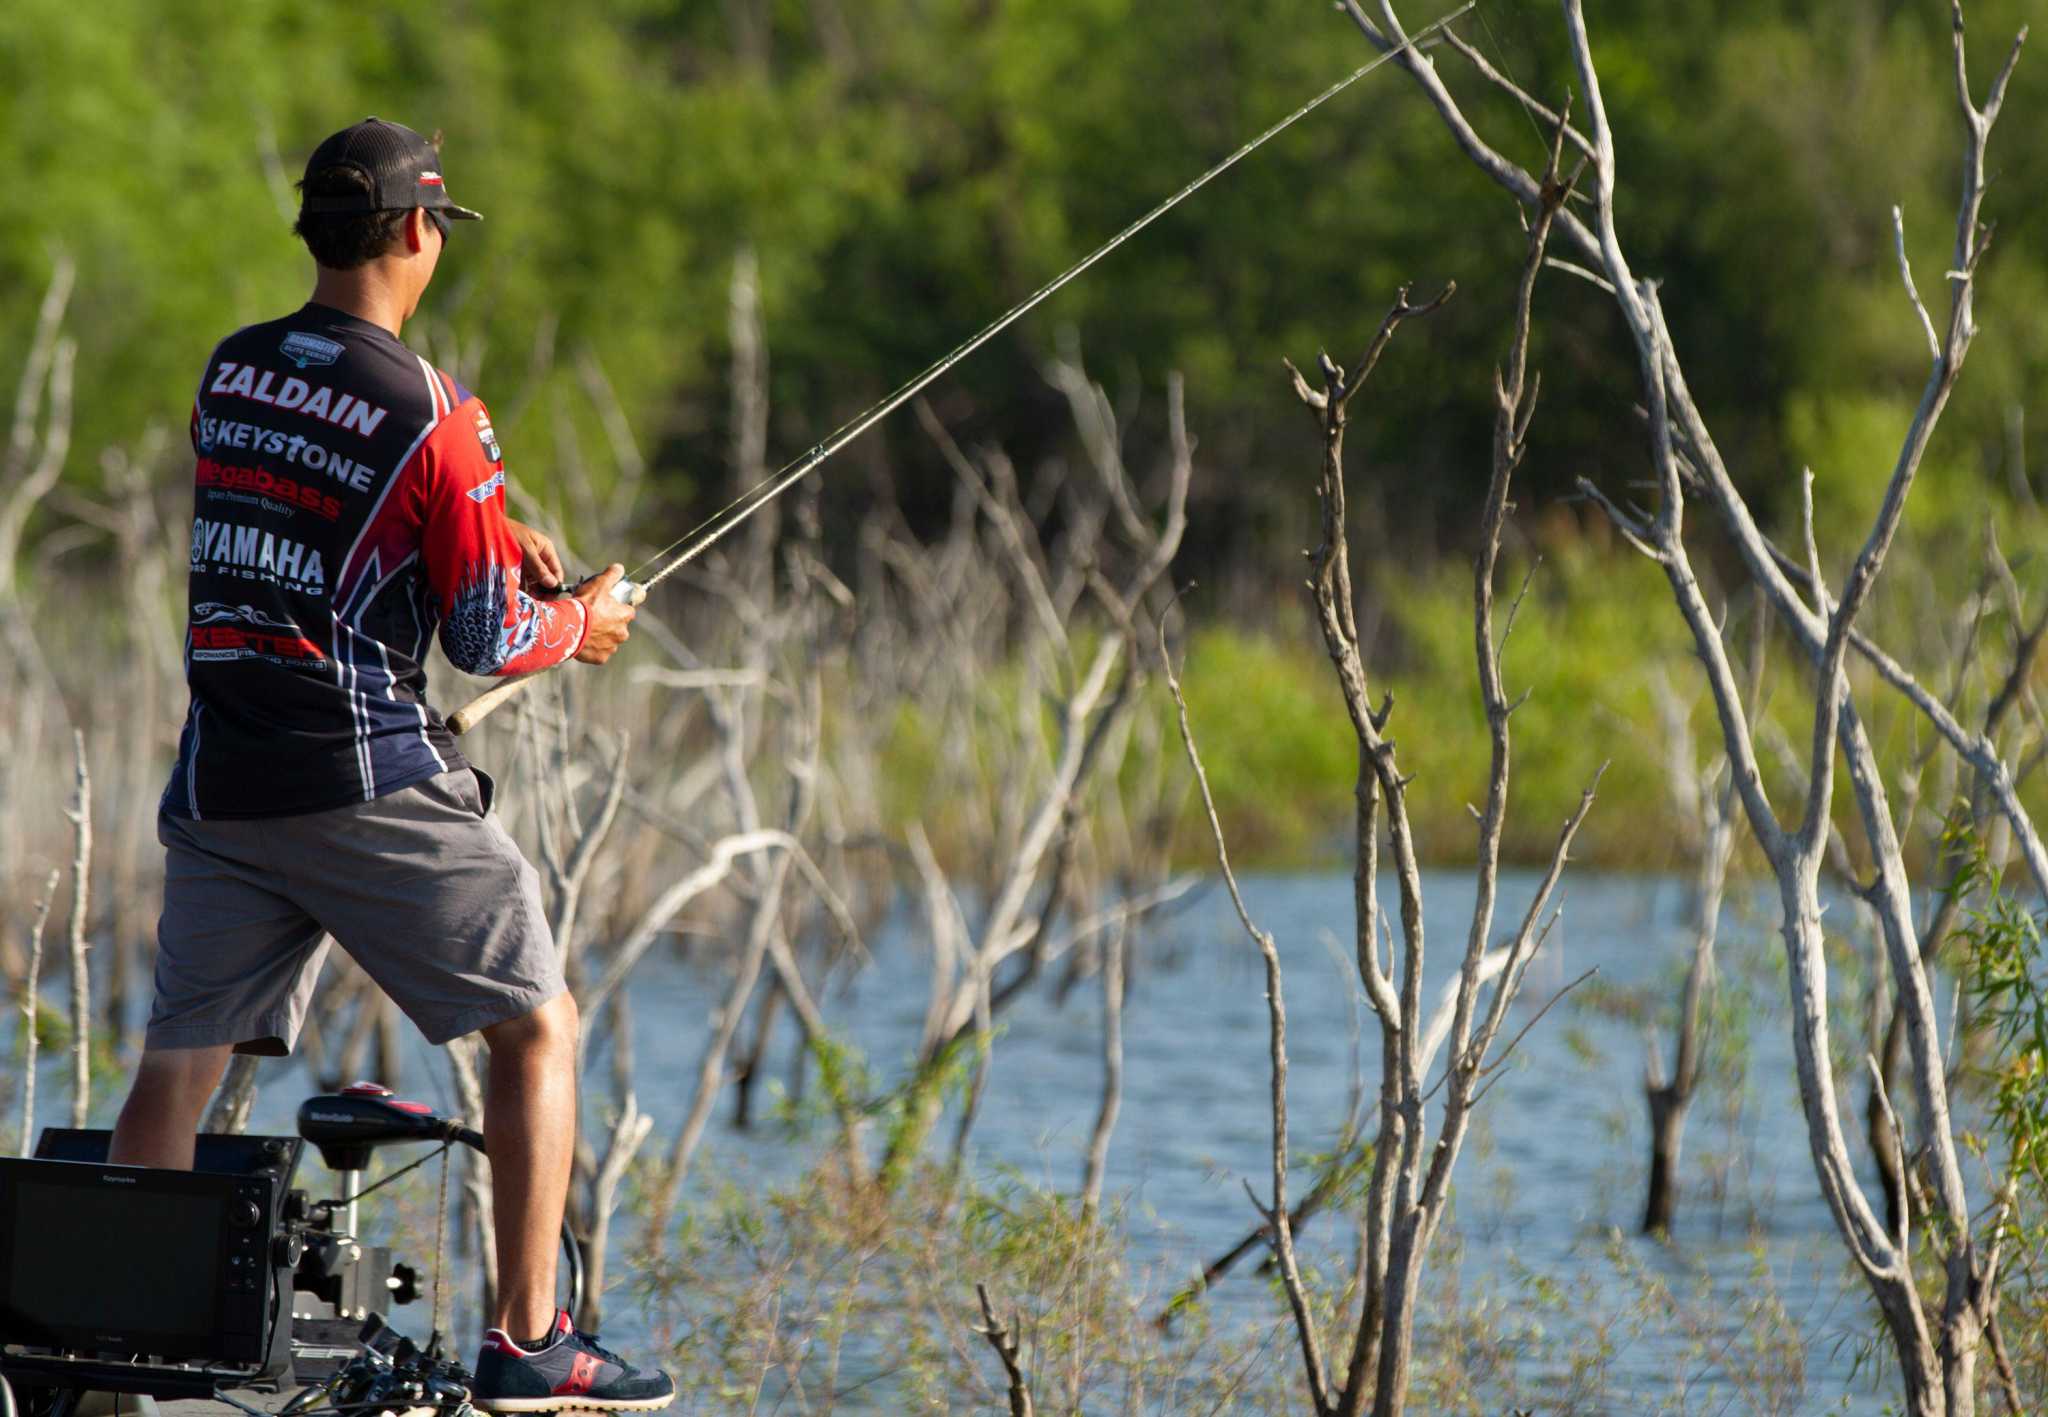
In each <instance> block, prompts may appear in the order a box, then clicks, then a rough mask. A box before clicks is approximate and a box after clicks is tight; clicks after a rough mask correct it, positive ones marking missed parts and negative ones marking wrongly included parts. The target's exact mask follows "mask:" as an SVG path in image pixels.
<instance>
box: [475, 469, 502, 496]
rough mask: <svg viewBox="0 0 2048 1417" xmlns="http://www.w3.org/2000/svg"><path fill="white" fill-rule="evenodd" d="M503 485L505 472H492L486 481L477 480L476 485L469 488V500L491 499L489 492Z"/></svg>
mask: <svg viewBox="0 0 2048 1417" xmlns="http://www.w3.org/2000/svg"><path fill="white" fill-rule="evenodd" d="M504 485H505V474H504V473H502V472H494V473H492V474H491V476H490V480H489V481H488V482H479V483H478V484H477V485H476V486H474V487H472V488H470V489H469V494H468V495H469V500H470V501H472V502H488V501H490V500H491V494H492V493H493V492H496V491H497V490H498V489H499V488H500V487H503V486H504Z"/></svg>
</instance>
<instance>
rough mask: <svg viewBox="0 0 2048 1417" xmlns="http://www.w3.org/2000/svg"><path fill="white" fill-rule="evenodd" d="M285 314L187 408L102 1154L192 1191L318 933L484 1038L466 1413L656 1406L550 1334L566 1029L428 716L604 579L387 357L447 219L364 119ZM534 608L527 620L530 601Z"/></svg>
mask: <svg viewBox="0 0 2048 1417" xmlns="http://www.w3.org/2000/svg"><path fill="white" fill-rule="evenodd" d="M300 193H301V198H300V208H299V218H298V224H297V226H296V228H295V230H296V231H297V233H298V235H299V237H300V238H301V239H302V240H304V242H305V243H306V246H307V249H308V250H309V251H311V253H312V256H313V260H314V263H315V265H316V267H317V277H316V281H315V284H314V288H313V296H312V299H311V301H310V302H309V303H307V304H306V305H305V306H303V307H302V308H300V309H299V310H298V311H296V312H295V313H293V314H291V315H288V316H286V317H285V318H283V319H281V320H273V321H270V322H268V323H265V324H259V325H251V326H249V327H248V328H246V329H243V330H239V331H237V332H236V333H234V334H231V335H229V336H228V337H227V338H226V339H225V340H223V341H221V343H220V344H219V346H217V347H216V348H215V350H214V352H213V355H212V358H211V359H210V360H209V361H208V364H207V368H206V372H205V375H204V377H203V378H202V379H201V381H200V385H199V392H198V397H197V398H196V400H195V401H194V403H193V408H192V445H193V449H194V451H195V453H196V454H197V468H196V474H195V486H194V507H193V513H194V515H193V521H192V552H191V579H190V596H191V608H190V615H189V619H188V627H187V631H186V636H187V638H186V653H185V663H186V678H187V680H188V682H189V684H190V687H191V694H192V701H191V708H190V710H189V712H188V714H187V717H186V720H185V727H184V733H183V736H182V738H181V740H180V743H179V749H178V759H177V763H176V764H175V766H174V767H173V769H172V772H171V779H170V784H169V786H168V787H167V788H166V789H165V792H164V796H163V801H162V803H161V806H160V811H159V816H158V834H159V837H160V838H161V840H162V841H163V843H164V847H165V851H166V862H165V881H164V910H163V916H162V920H161V923H160V925H159V927H158V953H157V965H156V996H155V1002H154V1004H153V1006H152V1009H151V1012H150V1020H149V1029H148V1033H147V1036H146V1039H145V1043H144V1051H143V1056H142V1060H141V1063H140V1065H139V1067H138V1069H137V1072H136V1077H135V1082H134V1086H133V1089H132V1090H131V1091H130V1093H129V1096H128V1100H127V1103H126V1105H125V1106H123V1108H122V1110H121V1116H120V1121H119V1123H118V1124H117V1125H116V1127H115V1130H114V1139H113V1144H112V1150H111V1153H110V1159H111V1160H112V1161H114V1162H117V1163H122V1164H128V1165H144V1166H163V1167H177V1168H190V1166H191V1165H192V1158H193V1149H194V1144H193V1136H194V1132H195V1130H196V1128H197V1126H198V1123H199V1119H200V1116H201V1113H202V1111H203V1110H204V1108H205V1106H206V1103H207V1100H208V1098H209V1097H210V1096H211V1094H212V1092H213V1090H214V1088H215V1087H216V1086H217V1085H218V1083H219V1081H220V1078H221V1075H222V1072H223V1070H224V1068H225V1067H226V1064H227V1061H228V1057H229V1055H230V1054H231V1053H233V1052H244V1053H259V1054H267V1055H282V1054H285V1053H288V1052H290V1050H291V1047H292V1045H293V1043H294V1041H295V1040H296V1039H297V1036H298V1033H299V1029H300V1027H301V1025H302V1024H303V1023H304V1021H305V1016H306V1008H307V1005H308V1003H309V1001H310V999H311V996H312V992H313V987H314V983H315V981H316V979H317V977H318V975H319V972H320V965H321V961H322V959H323V957H324V955H325V953H326V949H327V940H328V938H329V937H331V938H333V939H334V940H336V941H338V942H339V943H340V945H341V947H342V948H343V949H344V950H346V951H347V952H348V954H349V955H350V957H351V958H353V959H354V960H355V961H356V963H357V964H359V965H360V966H362V968H363V969H364V970H365V971H367V972H368V973H369V975H370V976H371V978H373V979H374V980H375V981H376V982H377V984H378V985H379V986H380V987H382V988H383V990H384V991H385V992H386V993H387V994H389V995H390V996H391V998H392V999H393V1000H395V1001H396V1002H397V1004H398V1005H399V1007H400V1008H402V1009H403V1010H404V1011H405V1012H406V1014H407V1016H408V1017H410V1018H411V1019H412V1021H413V1022H414V1023H415V1024H416V1025H418V1027H419V1029H420V1031H421V1033H423V1034H424V1035H425V1036H426V1038H427V1040H428V1041H429V1042H430V1043H434V1044H441V1043H445V1042H447V1041H448V1040H449V1039H452V1038H456V1037H460V1036H462V1035H464V1034H468V1033H475V1032H481V1033H482V1035H483V1037H484V1041H485V1042H486V1043H487V1044H488V1045H489V1049H490V1065H489V1076H488V1080H487V1084H486V1096H485V1116H484V1135H485V1139H486V1141H487V1144H488V1146H489V1150H490V1159H491V1172H492V1179H493V1183H494V1192H495V1210H496V1222H497V1249H498V1265H499V1280H498V1295H497V1310H496V1313H495V1314H494V1315H493V1316H492V1322H493V1325H494V1326H493V1327H492V1329H491V1330H490V1332H489V1333H487V1334H486V1336H485V1339H484V1345H483V1353H482V1356H481V1358H480V1359H479V1361H478V1364H477V1369H476V1383H475V1390H474V1398H473V1400H474V1402H475V1404H476V1405H477V1406H478V1407H480V1408H484V1409H486V1410H489V1411H495V1412H547V1411H555V1410H558V1409H562V1408H571V1407H573V1408H578V1409H597V1410H615V1411H616V1410H624V1411H646V1410H652V1409H655V1408H659V1407H665V1406H667V1405H668V1403H669V1402H670V1401H672V1400H673V1398H674V1396H675V1389H674V1385H673V1384H672V1383H671V1382H670V1380H669V1378H668V1377H667V1375H666V1374H664V1373H661V1372H658V1371H655V1370H652V1369H640V1368H636V1367H634V1366H632V1365H631V1364H629V1363H626V1362H625V1361H624V1360H622V1359H620V1358H619V1357H618V1356H617V1355H615V1354H613V1353H610V1352H608V1351H606V1350H605V1349H603V1348H601V1347H599V1346H598V1345H597V1343H596V1342H595V1341H594V1340H593V1339H591V1338H590V1337H588V1336H586V1335H584V1334H582V1333H579V1332H577V1331H576V1330H575V1328H574V1326H573V1324H572V1323H571V1321H570V1317H569V1315H568V1314H567V1313H565V1312H562V1311H560V1310H558V1309H557V1307H556V1305H555V1246H556V1242H557V1236H558V1234H559V1232H560V1227H561V1221H562V1210H563V1205H564V1202H565V1200H566V1197H567V1193H568V1185H569V1173H570V1163H571V1159H572V1157H573V1154H574V1149H575V1139H576V1122H575V1101H576V1030H577V1016H576V1004H575V1000H574V999H573V998H572V997H571V996H570V995H569V994H568V993H567V991H566V989H565V987H564V984H563V980H562V974H561V969H560V965H559V963H558V961H557V957H556V951H555V945H554V941H553V939H552V938H551V937H550V933H549V929H548V925H547V921H546V918H545V916H544V914H543V912H542V908H541V899H540V888H539V879H538V876H537V874H536V873H535V871H534V870H533V867H532V866H531V865H529V864H528V863H527V862H526V860H525V859H524V858H523V857H522V856H521V855H520V853H519V849H518V847H517V846H516V845H515V844H514V843H513V841H512V838H511V837H510V836H509V835H508V834H507V833H506V831H505V830H504V828H503V827H502V826H501V825H500V824H499V823H498V822H497V820H496V819H495V818H493V817H492V816H490V815H489V812H490V797H491V788H490V781H489V779H488V778H486V777H485V776H484V775H483V774H481V773H479V772H477V771H475V770H473V769H472V768H471V767H470V766H469V764H468V763H467V762H466V761H464V759H463V757H462V754H461V753H460V752H459V751H458V750H457V748H456V746H455V740H454V738H453V737H452V736H451V735H450V734H449V732H448V730H447V728H446V726H445V725H444V724H443V722H442V720H441V718H440V716H439V715H438V714H436V713H435V712H434V710H433V709H432V708H430V707H429V706H428V704H427V702H426V697H425V689H426V674H425V670H424V667H423V661H424V659H425V657H426V653H427V645H428V642H429V640H430V638H431V637H432V636H433V635H435V634H436V633H437V632H438V634H439V636H440V641H441V646H442V648H443V650H444V651H445V652H446V653H447V656H448V658H449V660H450V662H452V663H453V664H454V665H455V666H456V667H457V668H459V669H462V670H465V671H467V672H469V673H473V674H484V675H516V674H526V673H531V672H533V671H536V670H541V669H546V668H548V667H550V666H553V665H556V664H559V663H561V662H563V661H565V660H567V659H570V658H572V657H573V658H575V659H578V660H582V661H583V662H585V663H587V664H603V663H604V662H605V661H606V660H608V659H609V658H610V657H611V656H612V653H613V652H614V651H615V650H617V648H618V647H619V645H620V644H621V643H623V642H624V641H625V639H626V637H627V633H628V625H629V623H630V622H631V620H632V619H633V615H634V611H633V608H632V607H631V605H629V604H625V603H623V602H622V601H621V599H620V598H618V597H617V596H615V595H614V594H613V587H614V585H615V584H616V583H617V581H618V580H619V578H620V576H621V575H622V573H623V568H622V567H620V566H616V565H614V566H612V567H610V568H608V569H607V570H606V571H605V572H604V573H603V574H602V575H600V576H597V577H594V578H593V579H592V580H590V581H589V582H587V583H585V584H584V585H582V586H579V587H577V588H575V589H574V590H573V591H572V592H569V593H566V594H562V595H559V596H550V595H547V594H546V592H550V591H555V590H559V589H561V578H562V568H561V563H560V560H559V558H558V557H557V555H556V552H555V548H554V546H553V544H552V543H551V542H550V541H549V540H548V538H547V537H546V536H544V535H542V534H540V533H539V532H537V531H534V530H533V529H532V528H530V527H526V526H522V525H521V524H520V523H518V522H515V521H513V520H511V519H510V518H509V517H508V516H506V514H505V468H504V462H503V459H502V456H501V454H500V450H499V446H498V441H497V435H496V433H495V432H494V430H493V429H492V427H491V419H490V414H489V412H488V411H487V410H486V409H485V408H484V405H483V403H482V401H481V400H479V399H478V398H477V397H476V396H475V395H473V394H471V393H470V392H469V391H468V390H466V389H464V388H463V387H462V386H461V385H459V384H457V383H456V382H455V380H454V379H452V378H450V377H449V376H448V375H447V374H446V373H444V372H442V371H441V370H439V369H436V368H435V367H434V366H432V365H431V364H429V363H428V362H427V361H426V360H424V359H421V358H419V357H418V356H417V355H415V354H413V353H412V351H411V350H409V349H408V348H407V347H406V346H405V345H404V344H402V343H400V342H399V338H398V336H399V332H400V330H401V329H402V327H403V326H404V324H405V321H406V320H407V319H409V318H410V317H411V316H412V314H413V312H414V310H415V309H416V308H417V307H418V305H419V301H420V297H421V295H422V294H423V293H424V292H425V290H426V288H427V286H428V284H429V282H431V281H432V279H433V277H434V271H435V268H436V265H437V264H438V262H439V260H440V257H441V253H442V248H443V246H444V244H445V243H446V241H447V240H448V236H449V233H450V230H451V223H452V222H454V221H459V220H474V219H476V218H477V213H475V212H472V211H469V210H466V209H465V208H462V207H459V206H457V205H455V203H454V202H453V201H452V200H451V199H450V197H449V195H448V188H447V183H446V181H445V179H444V177H443V175H442V172H441V162H440V158H439V155H438V152H437V145H436V144H434V143H430V142H428V141H427V140H426V139H425V138H422V137H421V136H420V135H419V134H418V133H416V132H414V131H412V130H411V129H409V128H405V127H402V126H400V125H399V124H396V123H388V122H384V121H382V120H380V119H376V118H370V119H366V120H365V121H363V122H361V123H358V124H356V125H355V126H353V127H351V128H347V129H344V130H343V131H341V132H339V133H336V134H335V135H333V136H332V137H330V138H328V139H327V140H326V141H325V142H323V143H322V144H321V145H320V146H319V147H318V148H317V149H316V150H315V151H314V153H313V156H312V158H311V159H310V160H309V161H308V163H307V165H306V174H305V179H304V181H303V182H301V184H300ZM533 592H541V594H535V593H533Z"/></svg>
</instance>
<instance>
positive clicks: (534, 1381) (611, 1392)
mask: <svg viewBox="0 0 2048 1417" xmlns="http://www.w3.org/2000/svg"><path fill="white" fill-rule="evenodd" d="M469 1400H470V1401H471V1402H472V1403H473V1404H474V1405H476V1406H477V1407H480V1408H482V1409H483V1410H484V1411H486V1412H572V1411H573V1412H653V1411H655V1410H656V1409H657V1408H662V1407H666V1406H668V1405H669V1404H670V1403H671V1402H674V1401H675V1400H676V1385H675V1384H674V1383H673V1382H671V1381H670V1380H669V1376H668V1374H667V1373H664V1372H662V1371H660V1370H659V1369H657V1368H636V1367H634V1366H633V1365H632V1364H631V1363H628V1362H627V1361H626V1360H625V1359H623V1358H621V1357H620V1356H619V1355H618V1354H616V1353H613V1352H611V1351H610V1350H609V1349H605V1348H600V1347H599V1346H598V1342H597V1335H596V1334H591V1333H579V1332H578V1331H577V1330H576V1326H575V1325H574V1324H572V1323H570V1322H569V1313H568V1310H566V1309H564V1310H562V1311H561V1312H559V1313H557V1314H556V1315H555V1327H554V1332H553V1333H551V1334H550V1335H549V1336H548V1341H547V1342H546V1343H545V1344H544V1345H542V1346H541V1347H539V1348H521V1347H520V1346H519V1345H518V1344H517V1343H515V1342H513V1341H512V1339H511V1337H510V1335H508V1334H507V1333H506V1332H505V1331H504V1330H503V1329H498V1328H494V1329H491V1330H490V1331H489V1332H487V1333H486V1334H484V1347H483V1352H482V1353H481V1354H480V1355H478V1357H477V1360H476V1381H475V1382H474V1383H472V1384H470V1399H469Z"/></svg>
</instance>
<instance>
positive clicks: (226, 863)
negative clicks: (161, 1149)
mask: <svg viewBox="0 0 2048 1417" xmlns="http://www.w3.org/2000/svg"><path fill="white" fill-rule="evenodd" d="M157 837H158V839H159V840H160V841H162V842H163V844H164V846H165V848H166V852H167V856H166V860H165V866H164V913H163V918H162V919H161V921H160V922H159V923H158V925H157V956H156V1002H155V1004H154V1006H153V1007H152V1008H151V1010H150V1016H149V1033H148V1036H147V1040H146V1043H147V1046H148V1047H150V1048H207V1047H214V1046H217V1045H219V1044H222V1043H232V1044H234V1045H236V1051H238V1052H243V1053H263V1054H271V1055H276V1054H282V1053H288V1052H290V1051H291V1047H292V1044H293V1043H294V1042H296V1041H297V1039H298V1036H299V1028H300V1026H301V1025H302V1024H304V1023H305V1021H306V1007H307V1005H308V1003H309V1002H310V1001H311V1000H312V997H313V985H314V982H315V981H316V980H317V979H318V978H319V975H320V965H321V961H322V960H323V959H324V958H325V956H326V954H327V937H328V936H330V935H331V936H332V937H333V938H334V939H335V940H337V941H339V942H340V944H341V947H342V948H343V949H344V950H346V951H348V953H349V956H350V957H351V958H352V959H354V960H355V962H356V963H357V964H359V965H361V966H362V967H363V970H364V972H366V973H367V974H368V975H369V976H370V977H371V978H372V979H374V980H376V982H377V984H378V986H379V987H381V988H382V989H383V990H384V992H385V993H387V994H389V995H390V996H391V998H392V999H393V1000H394V1001H395V1002H396V1003H397V1004H398V1006H399V1007H400V1008H401V1009H403V1010H405V1013H406V1015H407V1017H409V1018H411V1019H412V1021H413V1022H414V1023H415V1024H417V1025H418V1026H419V1030H420V1032H421V1033H423V1034H425V1035H426V1037H427V1041H428V1042H429V1043H435V1044H439V1043H445V1042H447V1041H448V1040H449V1039H451V1038H459V1037H461V1036H462V1035H463V1034H465V1033H472V1032H474V1031H475V1030H477V1029H479V1028H485V1027H488V1026H489V1025H491V1024H494V1023H502V1022H504V1021H505V1020H506V1019H513V1018H518V1017H520V1016H522V1015H524V1014H529V1013H532V1012H533V1011H534V1010H535V1009H537V1008H539V1007H540V1006H541V1005H542V1004H544V1003H546V1002H547V1001H548V1000H550V999H552V998H554V997H555V995H557V994H559V993H561V992H562V989H563V983H562V969H561V964H560V961H559V960H558V958H557V957H556V953H555V945H554V939H553V937H552V936H551V935H550V933H549V930H548V923H547V917H546V915H545V914H544V913H543V912H542V909H541V900H540V878H539V876H538V874H537V873H536V872H535V871H534V869H533V867H532V866H531V865H530V864H528V862H527V860H526V858H525V857H524V856H522V855H521V854H520V852H519V848H518V846H516V845H515V844H514V843H513V841H512V838H511V836H510V835H508V834H507V833H506V831H505V829H504V827H502V826H500V825H499V824H498V820H497V819H496V818H495V817H492V816H489V815H487V811H486V803H485V800H484V794H483V791H482V788H481V787H480V785H479V782H478V779H477V776H476V775H475V774H474V773H472V772H471V771H469V770H468V769H467V768H457V769H455V770H454V771H451V772H446V773H442V774H440V775H439V776H437V777H431V778H428V779H427V780H426V781H424V782H419V783H415V784H413V785H412V786H411V787H407V788H404V789H401V790H400V791H397V792H393V793H390V794H388V795H386V796H383V797H379V798H376V799H375V800H373V801H369V802H361V803H355V804H352V805H350V806H347V807H338V808H335V809H334V810H333V811H328V812H307V813H304V814H301V815H298V816H290V817H264V818H260V819H257V820H252V821H193V820H191V819H189V818H185V817H174V816H170V815H168V814H163V813H160V814H159V815H158V817H157Z"/></svg>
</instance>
